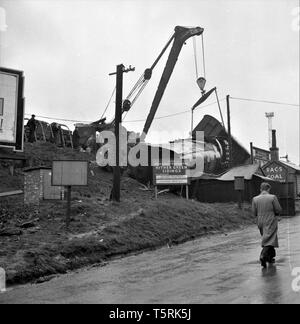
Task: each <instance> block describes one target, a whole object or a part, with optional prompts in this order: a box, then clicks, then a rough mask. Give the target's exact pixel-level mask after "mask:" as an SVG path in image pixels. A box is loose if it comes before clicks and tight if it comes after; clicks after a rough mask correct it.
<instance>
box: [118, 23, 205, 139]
mask: <svg viewBox="0 0 300 324" xmlns="http://www.w3.org/2000/svg"><path fill="white" fill-rule="evenodd" d="M203 32H204V29H203V28H201V27H182V26H176V27H175V30H174V34H173V35H172V37H171V38H170V40H169V41H168V42H167V44H166V45H165V47H164V48H163V50H162V51H161V52H160V54H159V55H158V57H157V59H156V60H155V61H154V63H153V64H152V66H151V67H150V68H148V69H146V70H145V71H144V73H143V75H142V76H141V77H140V78H139V80H138V81H137V83H136V84H135V85H134V87H133V89H132V90H131V92H130V93H129V94H128V96H127V97H126V99H125V100H124V102H123V111H122V113H124V112H127V111H129V109H130V108H131V107H132V105H133V104H134V102H135V101H136V100H137V98H138V97H139V96H140V94H141V93H142V91H143V90H144V88H145V87H146V85H147V83H148V82H149V80H150V79H151V76H152V72H153V70H154V68H155V67H156V65H157V63H158V62H159V60H160V59H161V57H162V56H163V54H164V53H165V52H166V50H167V49H168V47H169V46H170V44H171V43H172V42H173V45H172V48H171V50H170V54H169V57H168V60H167V62H166V66H165V68H164V71H163V73H162V76H161V79H160V82H159V85H158V88H157V91H156V93H155V96H154V99H153V101H152V105H151V108H150V112H149V114H148V116H147V120H146V122H145V125H144V128H143V135H142V140H143V139H144V138H145V136H146V135H147V133H148V131H149V128H150V127H151V124H152V122H153V119H154V117H155V114H156V112H157V109H158V106H159V104H160V102H161V99H162V97H163V94H164V92H165V90H166V87H167V85H168V82H169V80H170V77H171V75H172V73H173V70H174V67H175V65H176V62H177V59H178V56H179V54H180V51H181V49H182V46H183V45H184V44H185V42H186V40H188V39H189V38H190V37H193V36H199V35H201V34H202V33H203ZM113 123H114V121H113ZM143 137H144V138H143Z"/></svg>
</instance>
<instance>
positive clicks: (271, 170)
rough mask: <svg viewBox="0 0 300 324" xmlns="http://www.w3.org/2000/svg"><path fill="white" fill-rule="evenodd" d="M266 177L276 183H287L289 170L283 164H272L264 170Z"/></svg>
mask: <svg viewBox="0 0 300 324" xmlns="http://www.w3.org/2000/svg"><path fill="white" fill-rule="evenodd" d="M263 171H264V173H265V175H266V176H267V177H268V178H271V179H273V180H275V181H280V182H286V181H287V170H286V168H284V167H283V166H282V165H281V164H279V163H277V162H272V163H270V164H268V165H266V166H265V167H264V168H263Z"/></svg>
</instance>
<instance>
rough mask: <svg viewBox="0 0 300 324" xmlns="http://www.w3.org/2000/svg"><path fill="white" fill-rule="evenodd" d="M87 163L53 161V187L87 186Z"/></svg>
mask: <svg viewBox="0 0 300 324" xmlns="http://www.w3.org/2000/svg"><path fill="white" fill-rule="evenodd" d="M87 184H88V162H87V161H53V164H52V185H53V186H87Z"/></svg>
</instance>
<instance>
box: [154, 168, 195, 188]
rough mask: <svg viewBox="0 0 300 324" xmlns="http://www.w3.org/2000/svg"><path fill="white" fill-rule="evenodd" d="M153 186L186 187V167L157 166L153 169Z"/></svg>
mask: <svg viewBox="0 0 300 324" xmlns="http://www.w3.org/2000/svg"><path fill="white" fill-rule="evenodd" d="M153 176H154V185H155V186H158V185H168V186H170V185H188V184H189V179H188V175H187V166H186V165H182V164H180V165H176V164H174V165H159V166H154V167H153Z"/></svg>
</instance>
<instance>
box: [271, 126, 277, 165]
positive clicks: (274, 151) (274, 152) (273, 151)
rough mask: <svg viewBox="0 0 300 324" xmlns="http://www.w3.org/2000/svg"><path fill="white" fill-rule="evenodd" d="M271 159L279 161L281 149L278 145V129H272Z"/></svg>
mask: <svg viewBox="0 0 300 324" xmlns="http://www.w3.org/2000/svg"><path fill="white" fill-rule="evenodd" d="M270 152H271V161H279V149H278V147H277V146H276V130H275V129H272V147H270Z"/></svg>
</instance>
